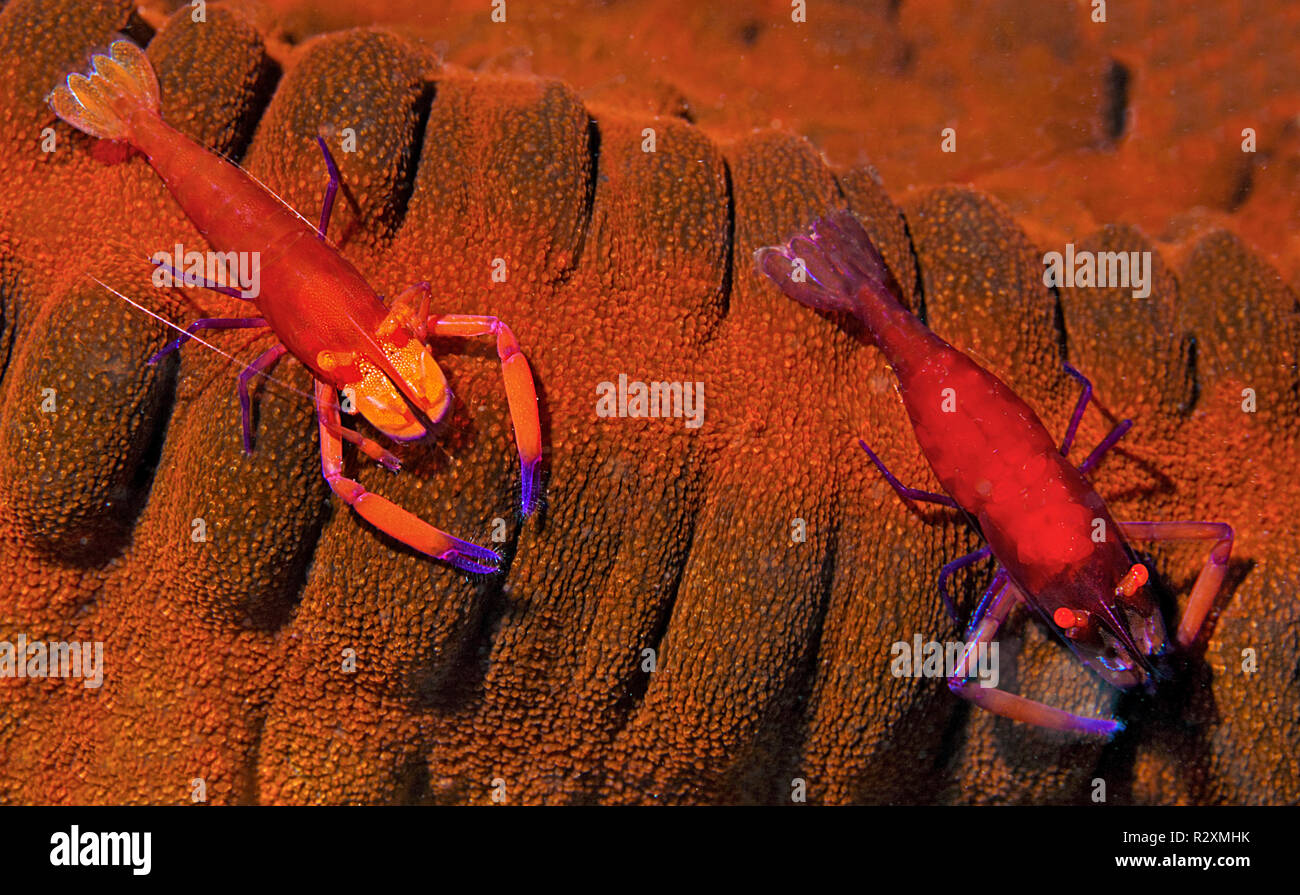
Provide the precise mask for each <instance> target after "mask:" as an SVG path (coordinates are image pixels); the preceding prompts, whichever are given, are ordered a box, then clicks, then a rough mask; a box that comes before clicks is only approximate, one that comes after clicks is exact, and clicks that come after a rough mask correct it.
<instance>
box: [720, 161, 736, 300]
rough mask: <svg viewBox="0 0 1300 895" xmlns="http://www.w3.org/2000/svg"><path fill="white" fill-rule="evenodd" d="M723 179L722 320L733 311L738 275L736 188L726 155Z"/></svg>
mask: <svg viewBox="0 0 1300 895" xmlns="http://www.w3.org/2000/svg"><path fill="white" fill-rule="evenodd" d="M722 180H723V184H724V185H725V187H726V191H727V229H726V232H725V233H723V237H722V238H723V241H724V242H725V243H726V245H725V246H724V248H723V254H722V258H723V265H724V266H723V268H722V285H721V286H720V287H719V298H720V299H721V302H720V304H719V306H718V320H719V321H722V320H725V319H726V318H727V315H728V314H730V313H731V289H732V286H733V284H734V282H735V275H736V190H735V188H734V186H733V184H732V181H731V162H729V161H727V158H726V156H723V158H722Z"/></svg>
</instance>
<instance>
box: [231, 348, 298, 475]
mask: <svg viewBox="0 0 1300 895" xmlns="http://www.w3.org/2000/svg"><path fill="white" fill-rule="evenodd" d="M288 350H289V349H288V348H285V347H284V346H283V345H276V346H275V347H274V348H268V349H267V350H266V351H265V352H263V353H262V354H261V355H260V356H259V357H258V358H257V360H255V361H253V362H252V363H251V364H249V365H248V366H247V367H245V368H244V372H242V373H240V374H239V420H240V422H241V423H242V424H243V427H244V453H245V454H251V453H253V414H252V410H253V404H252V401H250V400H249V397H248V383H249V382H250V381H251V380H252V378H253V377H254V376H256V375H258V374H259V373H265V372H266V370H267V369H268V368H269V367H270V366H271V365H272V364H274V363H275V362H276V361H278V360H279V359H280V358H282V357H284V354H285V352H286V351H288Z"/></svg>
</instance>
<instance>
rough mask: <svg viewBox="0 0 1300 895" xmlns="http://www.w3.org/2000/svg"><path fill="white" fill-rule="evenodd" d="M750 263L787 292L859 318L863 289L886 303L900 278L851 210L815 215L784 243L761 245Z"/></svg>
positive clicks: (813, 304) (897, 296)
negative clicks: (799, 233) (806, 229)
mask: <svg viewBox="0 0 1300 895" xmlns="http://www.w3.org/2000/svg"><path fill="white" fill-rule="evenodd" d="M754 263H755V264H756V265H757V267H758V269H759V271H760V272H762V273H764V274H766V275H767V276H768V277H770V278H771V279H772V281H773V282H775V283H776V284H777V286H779V287H781V291H782V292H784V293H785V294H786V296H787V297H789V298H792V299H794V300H795V301H797V302H799V303H800V304H802V305H808V306H809V307H810V308H817V309H818V310H821V311H848V312H850V313H853V314H856V315H857V316H859V317H862V316H863V309H862V306H861V302H862V301H863V296H862V290H863V289H866V290H868V291H869V292H870V293H871V294H872V295H873V296H875V297H876V299H877V300H879V299H885V300H886V301H887V302H888V303H890V304H893V303H896V302H899V300H900V295H901V293H900V291H899V288H898V281H897V280H895V279H894V275H893V274H892V273H890V271H889V268H888V267H886V266H885V259H884V258H882V257H881V256H880V252H879V251H878V250H877V249H876V247H875V245H874V244H873V243H872V242H871V237H870V236H868V235H867V231H866V230H864V229H862V225H861V224H860V223H858V219H857V218H856V217H854V216H853V212H851V211H836V212H832V213H831V214H828V215H827V216H826V217H824V218H819V219H818V220H816V221H814V222H813V224H812V227H811V228H810V229H809V233H808V235H807V236H796V237H794V238H793V239H791V240H790V242H788V243H787V244H786V245H783V246H768V247H767V248H762V249H759V250H758V251H757V252H755V253H754Z"/></svg>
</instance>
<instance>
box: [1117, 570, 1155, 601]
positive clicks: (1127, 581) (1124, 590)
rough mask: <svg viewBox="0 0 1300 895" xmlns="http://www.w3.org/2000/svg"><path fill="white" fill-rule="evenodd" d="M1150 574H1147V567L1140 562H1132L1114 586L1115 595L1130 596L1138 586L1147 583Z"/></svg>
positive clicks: (1135, 591)
mask: <svg viewBox="0 0 1300 895" xmlns="http://www.w3.org/2000/svg"><path fill="white" fill-rule="evenodd" d="M1149 577H1150V576H1149V575H1148V574H1147V567H1146V566H1144V565H1142V563H1140V562H1139V563H1134V564H1133V567H1132V568H1131V569H1129V570H1128V573H1127V574H1125V575H1124V577H1123V578H1121V579H1120V582H1119V584H1118V585H1117V586H1116V587H1115V596H1117V597H1119V596H1124V597H1131V596H1133V595H1134V594H1135V593H1137V592H1138V588H1140V587H1141V586H1142V585H1144V584H1146V583H1147V580H1148V578H1149Z"/></svg>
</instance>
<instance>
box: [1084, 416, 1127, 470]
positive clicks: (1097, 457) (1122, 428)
mask: <svg viewBox="0 0 1300 895" xmlns="http://www.w3.org/2000/svg"><path fill="white" fill-rule="evenodd" d="M1132 428H1133V421H1132V420H1120V421H1119V423H1118V424H1117V425H1116V426H1115V428H1114V429H1111V430H1110V434H1109V435H1107V436H1106V437H1105V438H1103V439H1102V440H1101V444H1099V445H1097V446H1096V447H1095V448H1093V449H1092V453H1091V454H1089V455H1088V457H1087V459H1085V460H1084V461H1083V462H1082V463H1080V464H1079V465H1078V466H1077V467H1076V468H1077V469H1078V470H1079V472H1081V473H1084V474H1087V473H1088V472H1089V471H1090V470H1091V469H1092V468H1093V467H1094V466H1096V465H1097V464H1098V463H1099V462H1101V458H1102V457H1104V456H1105V455H1106V452H1107V451H1109V450H1110V449H1111V448H1113V447H1114V446H1115V445H1116V444H1117V443H1118V442H1119V440H1120V439H1121V438H1123V437H1124V436H1125V435H1126V434H1127V433H1128V430H1129V429H1132Z"/></svg>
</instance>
